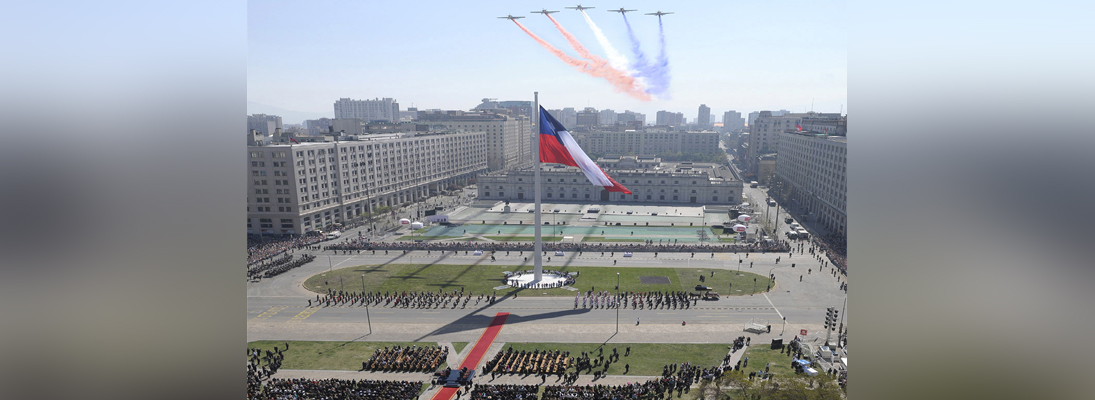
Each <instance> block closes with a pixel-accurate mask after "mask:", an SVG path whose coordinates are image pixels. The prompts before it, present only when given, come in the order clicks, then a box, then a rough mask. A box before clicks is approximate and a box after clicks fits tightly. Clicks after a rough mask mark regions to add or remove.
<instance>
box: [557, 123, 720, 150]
mask: <svg viewBox="0 0 1095 400" xmlns="http://www.w3.org/2000/svg"><path fill="white" fill-rule="evenodd" d="M574 141H576V142H578V146H581V147H582V149H584V150H585V151H586V152H587V153H589V154H598V155H607V154H631V155H638V154H665V153H678V152H680V153H710V152H717V151H720V150H719V142H718V141H719V133H718V132H714V131H693V132H688V131H685V132H680V131H664V130H658V129H647V130H625V131H601V130H595V131H591V132H582V133H577V134H575V135H574Z"/></svg>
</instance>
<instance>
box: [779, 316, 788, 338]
mask: <svg viewBox="0 0 1095 400" xmlns="http://www.w3.org/2000/svg"><path fill="white" fill-rule="evenodd" d="M786 329H787V317H783V328H780V330H779V335H780V336H783V331H784V330H786Z"/></svg>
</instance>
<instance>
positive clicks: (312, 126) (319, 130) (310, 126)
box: [304, 118, 334, 135]
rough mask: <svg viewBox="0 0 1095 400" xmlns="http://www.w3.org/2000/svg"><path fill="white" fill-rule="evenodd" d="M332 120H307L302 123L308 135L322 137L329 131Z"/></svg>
mask: <svg viewBox="0 0 1095 400" xmlns="http://www.w3.org/2000/svg"><path fill="white" fill-rule="evenodd" d="M333 121H334V120H333V119H330V118H320V119H309V120H305V121H304V129H306V130H307V131H308V134H309V135H322V134H324V133H328V132H330V131H331V124H332V123H333Z"/></svg>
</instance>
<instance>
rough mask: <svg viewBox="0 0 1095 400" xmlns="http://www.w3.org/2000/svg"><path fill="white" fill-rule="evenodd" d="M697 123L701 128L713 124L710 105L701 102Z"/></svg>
mask: <svg viewBox="0 0 1095 400" xmlns="http://www.w3.org/2000/svg"><path fill="white" fill-rule="evenodd" d="M696 125H697V126H698V127H699V128H700V129H703V128H707V127H710V126H711V107H708V106H707V105H706V104H700V111H699V113H698V114H697V115H696Z"/></svg>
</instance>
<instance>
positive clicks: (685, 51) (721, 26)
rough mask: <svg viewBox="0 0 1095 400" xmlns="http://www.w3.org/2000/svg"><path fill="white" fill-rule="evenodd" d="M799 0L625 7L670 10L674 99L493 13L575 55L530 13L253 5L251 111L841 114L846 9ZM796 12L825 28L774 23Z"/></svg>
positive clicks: (580, 34)
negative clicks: (510, 106)
mask: <svg viewBox="0 0 1095 400" xmlns="http://www.w3.org/2000/svg"><path fill="white" fill-rule="evenodd" d="M796 3H801V4H784V5H780V6H775V5H768V4H722V3H715V2H703V3H689V4H682V5H679V6H678V5H674V6H673V7H666V6H665V4H664V3H657V2H649V1H635V2H632V3H630V4H629V5H628V8H629V9H631V8H635V9H639V10H640V11H642V12H646V11H650V12H653V11H654V10H656V9H665V8H672V9H673V10H672V11H674V12H675V13H674V14H672V15H667V16H665V17H663V18H664V20H663V21H664V24H665V36H666V42H667V44H666V48H667V53H668V59H669V60H670V68H671V75H672V82H671V84H670V86H669V89H668V97H669V98H668V99H664V98H663V99H655V100H653V101H640V100H636V99H633V98H630V97H628V96H627V95H625V94H623V93H618V92H616V91H614V89H613V87H612V86H611V85H609V84H607V83H605V82H604V81H602V80H599V79H595V78H591V77H589V76H585V75H583V74H580V73H578V72H577V71H575V70H574V68H573V67H571V66H568V65H566V64H564V63H562V62H560V61H559V60H558V59H556V58H555V57H554V56H552V55H551V54H550V53H548V52H546V51H544V49H543V48H540V46H538V45H537V44H536V43H535V42H534V41H533V40H531V39H530V38H529V37H527V36H526V35H525V34H524V33H522V32H521V31H520V30H519V29H518V28H517V27H515V26H512V23H511V22H510V21H508V20H497V19H496V18H495V17H497V16H499V15H507V14H514V15H526V16H528V18H525V19H522V20H521V21H522V23H523V25H525V26H526V27H527V28H528V29H529V30H531V31H532V32H534V33H535V34H537V35H538V36H540V37H541V38H543V39H544V40H545V41H547V42H550V43H551V44H552V45H554V46H555V47H557V48H559V49H561V50H563V51H564V52H567V53H568V54H571V55H573V54H574V52H573V51H571V49H570V48H569V46H567V43H566V41H565V40H564V39H563V37H562V36H561V35H560V34H559V32H556V31H555V28H554V27H553V25H552V23H551V21H549V20H547V18H545V17H542V16H540V15H532V14H527V13H526V11H524V10H523V8H521V7H525V6H514V5H512V4H510V3H503V2H485V3H481V4H478V5H474V6H467V5H455V4H445V3H437V4H431V5H429V6H428V7H417V8H414V9H411V8H408V7H406V6H400V5H397V4H368V5H362V4H356V3H346V2H326V3H311V4H291V3H280V2H269V1H258V2H251V3H249V4H248V50H249V51H248V71H247V72H248V74H247V76H248V78H247V79H248V89H247V93H248V114H253V113H267V114H274V115H279V116H282V117H283V118H284V120H285V123H287V124H296V123H300V122H302V121H303V120H304V119H308V118H320V117H324V116H326V117H333V114H334V113H333V108H332V104H333V103H334V102H335V101H337V100H338V99H339V98H347V97H348V98H353V99H372V98H377V97H380V98H384V97H390V98H394V99H396V100H398V101H399V102H400V104H401V106H402V107H404V108H406V107H412V106H413V107H418V108H420V109H458V110H466V109H470V108H472V107H474V106H475V105H476V104H478V100H479V99H481V98H484V97H490V98H498V99H500V100H531V98H532V92H534V91H539V92H540V98H541V102H542V103H543V104H545V106H546V107H548V108H564V107H574V108H579V109H580V108H584V107H587V106H589V107H594V108H596V109H599V110H600V109H606V108H608V109H613V110H624V109H629V110H633V111H637V112H641V113H644V114H647V115H654V114H656V113H657V111H659V110H668V111H672V112H685V113H686V115H690V114H694V113H695V110H696V107H697V106H698V105H699V104H707V105H709V106H710V107H711V109H712V112H713V113H716V114H720V113H722V112H725V111H727V110H737V111H741V112H743V113H747V112H750V111H758V110H765V109H772V110H778V109H789V110H792V111H794V112H799V111H808V110H809V109H810V108H811V105H812V108H813V110H815V111H819V112H837V111H839V110H840V109H843V110H845V111H846V110H847V109H848V105H847V88H846V87H847V61H846V59H847V46H846V43H845V42H846V37H845V36H846V30H845V28H844V24H843V23H842V21H843V19H844V15H843V14H844V3H843V2H839V1H838V2H830V3H827V4H814V3H810V2H796ZM562 5H564V4H558V6H560V7H561V6H562ZM548 6H549V8H551V7H554V6H555V5H551V4H548ZM526 8H527V7H526ZM791 9H794V10H795V14H796V15H809V16H810V19H811V20H821V21H825V25H824V27H823V28H822V29H818V28H817V27H815V26H813V25H810V24H799V23H794V24H793V23H790V22H787V21H785V20H783V19H779V18H777V19H775V20H774V21H773V20H772V18H770V17H769V16H771V15H788V14H787V11H788V10H791ZM567 11H569V12H560V13H556V14H552V17H553V18H555V19H556V20H557V21H559V23H560V24H561V25H562V26H565V27H566V28H567V30H568V31H569V32H570V33H571V34H573V35H574V36H575V37H576V38H577V39H578V40H579V41H581V42H582V43H584V44H585V45H586V46H587V48H588V49H589V50H590V51H591V52H593V53H595V54H597V55H600V56H604V53H605V52H604V49H602V48H601V47H600V46H599V45H598V41H597V40H596V38H595V37H594V34H593V32H592V31H591V30H590V29H589V27H588V26H587V25H586V23H585V21H584V19H583V18H582V16H581V14H579V13H578V12H576V11H574V10H567ZM597 11H599V9H594V10H590V11H587V13H588V14H589V16H590V18H592V19H593V20H594V21H595V22H596V23H597V24H598V26H599V27H600V28H601V29H602V30H603V31H604V34H605V36H606V37H607V39H608V40H609V41H610V42H611V43H613V44H614V45H615V47H617V48H619V49H620V50H621V51H623V50H624V49H627V48H628V44H629V42H628V38H627V35H626V29H625V27H624V24H623V20H622V19H621V18H620V16H619V15H617V14H613V13H607V12H606V13H599V12H597ZM338 15H353V16H354V20H353V21H354V22H353V23H352V24H351V23H348V22H347V23H343V22H340V20H338V19H337V18H336V19H331V18H332V16H338ZM751 16H757V17H758V18H750V17H751ZM314 21H329V22H328V23H325V24H322V25H318V24H315V23H314ZM629 21H630V23H631V25H632V27H633V28H634V32H635V34H636V36H637V37H638V39H639V41H640V43H641V47H642V50H643V51H644V52H645V53H646V54H647V55H648V56H650V55H652V54H655V53H656V52H657V50H658V48H657V46H656V45H657V30H658V24H657V20H656V19H655V17H653V16H631V17H629ZM728 22H729V23H728ZM452 32H459V34H455V35H454V34H452ZM713 49H725V50H719V51H715V50H713ZM625 53H626V52H625ZM629 58H630V57H629ZM296 114H301V116H297V115H296Z"/></svg>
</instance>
